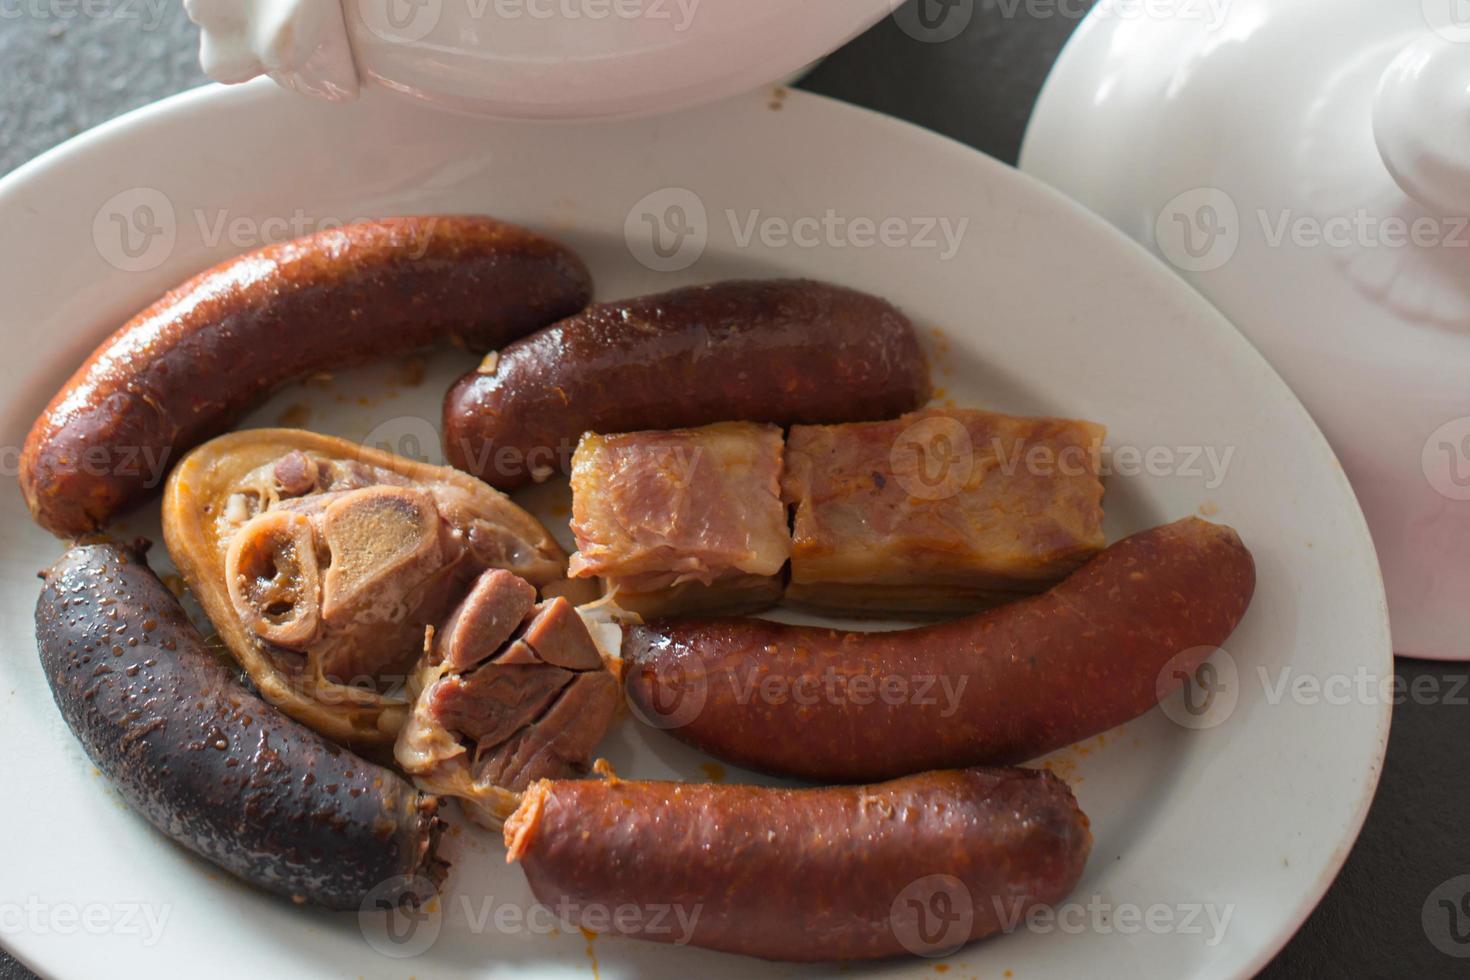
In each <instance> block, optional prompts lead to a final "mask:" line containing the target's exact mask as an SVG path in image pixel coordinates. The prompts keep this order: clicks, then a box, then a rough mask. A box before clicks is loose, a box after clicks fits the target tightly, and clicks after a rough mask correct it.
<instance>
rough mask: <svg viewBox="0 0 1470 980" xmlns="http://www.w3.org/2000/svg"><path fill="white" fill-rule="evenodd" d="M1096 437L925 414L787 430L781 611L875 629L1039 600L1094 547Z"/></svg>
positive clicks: (1081, 428)
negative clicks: (800, 610) (913, 616)
mask: <svg viewBox="0 0 1470 980" xmlns="http://www.w3.org/2000/svg"><path fill="white" fill-rule="evenodd" d="M1104 432H1105V430H1104V429H1103V427H1102V426H1099V425H1095V424H1093V423H1091V422H1080V421H1071V420H1066V419H1048V418H1015V417H1011V416H1006V415H999V414H996V413H992V412H982V411H976V410H968V409H929V410H926V411H922V412H915V413H913V414H911V415H905V416H904V417H903V418H900V419H897V420H895V421H891V422H871V423H857V424H851V425H824V426H800V425H799V426H794V427H793V428H792V429H791V432H790V435H789V436H788V438H787V443H786V471H785V476H784V477H783V480H782V492H783V496H784V499H785V500H786V501H787V502H788V503H790V504H792V505H794V506H795V508H796V513H795V524H794V542H793V549H792V557H791V582H790V585H789V587H788V589H787V592H786V596H787V598H788V599H790V600H792V601H793V602H798V603H802V604H806V605H812V606H819V607H821V608H823V609H828V610H833V611H841V612H849V613H856V614H859V615H881V614H886V613H899V614H902V613H905V612H931V613H942V612H959V611H965V610H969V609H973V608H976V607H977V606H981V605H986V604H992V603H994V602H998V601H1004V600H1006V599H1009V598H1014V597H1016V596H1018V595H1023V594H1027V593H1032V592H1039V591H1042V590H1043V589H1045V588H1047V587H1048V586H1050V585H1051V584H1053V583H1055V582H1056V581H1058V580H1060V579H1062V578H1064V577H1065V576H1066V575H1067V574H1069V573H1070V572H1072V571H1073V570H1075V569H1076V568H1077V567H1078V566H1080V565H1081V564H1082V563H1083V562H1085V561H1086V560H1087V559H1088V558H1090V557H1092V556H1093V555H1094V554H1096V553H1097V552H1098V551H1099V550H1101V549H1102V547H1103V545H1104V540H1103V534H1102V495H1103V488H1102V483H1101V481H1100V480H1099V478H1098V466H1099V460H1100V455H1101V448H1102V439H1103V435H1104Z"/></svg>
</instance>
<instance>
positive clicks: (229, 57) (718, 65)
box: [185, 0, 902, 119]
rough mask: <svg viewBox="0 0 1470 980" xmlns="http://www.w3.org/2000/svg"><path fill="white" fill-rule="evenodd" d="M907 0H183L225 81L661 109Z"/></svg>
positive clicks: (321, 92)
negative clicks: (371, 86) (260, 78)
mask: <svg viewBox="0 0 1470 980" xmlns="http://www.w3.org/2000/svg"><path fill="white" fill-rule="evenodd" d="M900 3H902V0H802V2H800V3H792V2H791V0H185V6H186V7H187V8H188V10H189V16H190V17H191V18H192V19H193V20H194V21H195V22H196V23H198V24H199V25H200V28H201V39H200V61H201V63H202V64H203V66H204V70H205V72H206V73H207V74H208V75H209V76H210V77H211V78H213V79H215V80H216V81H220V82H242V81H246V80H248V79H251V78H254V77H256V76H257V75H270V76H271V77H272V78H274V79H276V80H277V81H278V82H280V83H281V84H282V85H283V86H285V87H287V88H290V89H293V90H296V91H299V92H301V93H303V94H307V95H312V96H317V97H320V98H326V99H332V100H342V99H350V98H354V97H356V95H357V93H358V90H359V88H360V87H361V86H362V85H363V84H366V83H375V84H378V85H382V86H384V87H387V88H390V89H392V90H394V91H397V92H403V93H406V94H408V95H412V96H416V97H418V98H421V99H425V100H428V101H430V102H434V103H438V104H440V105H443V106H448V107H450V108H455V109H460V110H463V111H466V112H473V113H477V114H482V115H490V116H499V117H506V118H524V119H594V118H607V117H610V116H623V115H633V114H644V113H655V112H666V111H669V110H671V109H678V108H682V107H684V106H689V105H695V104H698V103H702V102H709V101H712V100H714V99H719V98H724V97H725V96H729V95H734V94H736V93H737V92H745V91H748V90H750V89H753V88H756V87H758V86H760V85H764V84H766V83H768V82H774V81H776V80H777V79H781V78H785V77H787V76H788V75H790V74H791V73H793V72H795V71H797V70H798V69H800V68H802V67H804V66H806V65H808V64H810V63H811V62H813V61H816V60H817V59H819V58H821V57H822V56H824V55H826V54H828V53H829V52H831V51H833V50H834V49H836V48H838V47H840V46H841V45H842V44H844V43H845V42H847V41H848V40H850V39H851V38H852V37H854V36H855V35H857V34H859V33H861V32H862V31H864V30H866V29H867V28H869V27H871V26H872V25H873V24H874V23H875V22H877V21H878V20H879V19H881V18H882V17H883V16H885V15H886V14H888V13H890V12H891V11H892V10H893V8H894V7H895V6H897V5H898V4H900Z"/></svg>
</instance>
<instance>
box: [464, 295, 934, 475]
mask: <svg viewBox="0 0 1470 980" xmlns="http://www.w3.org/2000/svg"><path fill="white" fill-rule="evenodd" d="M929 395H930V385H929V369H928V365H927V364H926V363H925V360H924V353H923V350H922V349H921V348H920V346H919V341H918V338H917V337H916V336H915V334H914V329H913V326H912V324H910V323H909V321H908V318H907V317H905V316H904V315H903V314H902V313H900V312H899V311H898V310H896V309H894V308H893V307H892V306H891V305H889V304H888V303H886V302H884V301H883V300H881V299H878V298H877V297H875V296H869V295H866V294H864V293H859V292H856V291H854V290H851V289H844V288H842V287H840V286H832V285H828V284H826V283H820V282H811V281H808V280H768V281H750V282H743V281H742V282H723V283H716V284H714V285H709V286H696V287H692V288H689V289H679V290H675V291H674V292H671V293H664V294H661V295H658V296H645V297H642V298H640V299H632V300H623V301H621V302H617V303H602V304H599V305H596V306H593V307H591V308H589V309H588V310H586V311H584V312H583V313H581V314H579V315H577V316H574V317H571V318H570V319H568V320H564V321H563V322H561V323H558V324H555V325H553V326H551V327H548V328H546V329H545V330H542V331H540V332H538V333H536V334H533V335H532V336H530V337H527V338H525V339H524V340H520V341H517V342H516V343H514V344H511V345H510V346H509V347H507V348H506V349H505V350H503V351H501V352H500V354H499V357H498V358H493V357H492V358H491V359H490V360H488V361H487V364H486V366H485V367H483V368H482V369H481V370H480V371H476V372H472V373H470V374H467V375H465V376H464V377H463V378H461V379H460V380H459V382H458V383H457V384H456V385H455V386H454V387H453V388H451V389H450V391H449V395H448V397H447V398H446V399H445V402H444V454H445V457H446V458H447V459H448V460H449V461H450V462H451V463H452V464H454V465H455V466H458V467H459V468H460V469H462V470H467V471H468V472H470V473H473V474H475V475H476V476H478V477H480V478H481V479H483V480H485V481H486V482H487V483H490V484H491V485H493V486H497V487H500V488H501V489H514V488H515V487H518V486H521V485H522V484H525V483H527V482H529V481H530V480H531V479H533V478H544V477H545V476H546V475H549V474H550V473H552V472H555V471H556V470H565V469H566V468H567V464H568V461H569V459H570V457H571V454H572V450H573V449H575V448H576V444H577V440H578V439H579V438H580V437H581V436H582V433H584V432H600V433H611V432H633V431H638V430H642V429H673V428H680V427H684V426H698V425H706V424H709V423H712V422H724V421H732V420H745V421H752V422H771V423H775V424H778V425H790V424H793V423H820V422H833V423H835V422H857V421H864V420H869V419H885V418H891V417H893V416H895V415H900V414H902V413H904V412H907V411H910V410H912V409H915V408H918V407H919V406H920V405H922V404H924V402H926V401H928V399H929Z"/></svg>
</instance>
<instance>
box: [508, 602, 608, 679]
mask: <svg viewBox="0 0 1470 980" xmlns="http://www.w3.org/2000/svg"><path fill="white" fill-rule="evenodd" d="M520 642H521V643H524V644H525V645H526V646H529V647H530V648H531V650H532V651H533V652H534V653H535V655H536V657H537V658H538V659H540V660H542V661H544V662H546V663H548V664H555V665H556V666H558V667H565V668H567V669H568V670H596V669H597V668H599V667H601V666H602V654H600V653H598V652H597V644H596V643H595V642H594V641H593V639H592V634H590V633H588V632H587V625H586V624H585V623H583V622H582V617H581V616H579V615H577V610H576V609H574V608H573V607H572V604H571V603H570V602H568V601H567V600H565V599H552V600H550V601H549V602H543V603H542V604H541V605H540V606H538V607H537V608H536V616H535V618H534V619H532V620H531V622H530V623H529V624H528V625H527V626H526V631H525V632H524V633H522V634H521V636H520Z"/></svg>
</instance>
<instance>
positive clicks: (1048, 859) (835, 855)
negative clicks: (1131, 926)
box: [505, 769, 1092, 961]
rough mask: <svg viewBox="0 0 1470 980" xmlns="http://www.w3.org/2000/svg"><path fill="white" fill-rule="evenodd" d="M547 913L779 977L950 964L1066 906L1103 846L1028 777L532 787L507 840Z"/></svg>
mask: <svg viewBox="0 0 1470 980" xmlns="http://www.w3.org/2000/svg"><path fill="white" fill-rule="evenodd" d="M505 840H506V845H507V846H508V847H509V849H510V850H509V858H510V860H519V861H520V863H521V866H522V868H523V869H524V871H525V873H526V878H527V880H528V881H529V882H530V884H531V891H532V892H533V893H534V894H535V896H536V898H537V900H538V901H540V902H541V903H542V904H544V905H547V906H549V907H550V908H552V909H553V910H554V911H556V912H558V913H559V914H560V915H561V916H562V917H563V918H565V919H568V920H570V921H572V922H574V923H575V924H577V925H579V926H582V927H583V928H590V929H594V930H598V931H603V930H608V929H611V930H613V931H617V932H620V933H623V934H625V935H631V936H636V937H638V938H641V939H650V940H655V941H659V942H669V943H681V944H682V943H692V944H693V945H695V946H702V947H706V948H709V949H718V950H724V951H726V952H731V953H743V954H746V955H749V956H760V957H764V958H766V959H774V960H801V961H820V960H851V959H870V958H875V957H883V956H895V955H900V954H903V953H914V954H919V955H944V954H947V953H949V952H951V951H952V950H953V949H955V948H957V947H958V946H960V945H961V944H963V943H965V942H968V941H970V940H972V939H979V938H981V937H983V936H988V935H991V934H994V933H996V932H999V931H1002V930H1004V929H1007V928H1010V927H1011V926H1013V925H1014V924H1015V923H1017V922H1020V921H1023V919H1022V917H1023V916H1025V915H1026V914H1027V912H1029V911H1030V910H1031V909H1032V908H1035V907H1037V906H1040V905H1050V904H1053V903H1056V902H1059V901H1061V900H1062V899H1063V898H1065V897H1066V896H1067V895H1068V894H1069V893H1070V892H1071V890H1072V889H1073V887H1074V886H1075V885H1076V884H1077V880H1078V878H1080V877H1081V874H1082V869H1083V866H1084V865H1085V864H1086V862H1087V855H1088V852H1089V851H1090V850H1091V847H1092V837H1091V834H1090V833H1089V831H1088V823H1087V817H1086V816H1084V815H1083V813H1082V811H1081V810H1079V809H1078V808H1077V803H1076V800H1074V799H1073V797H1072V792H1071V790H1069V789H1068V788H1067V785H1066V783H1064V782H1062V781H1061V780H1060V779H1058V778H1056V777H1055V776H1053V775H1052V774H1051V773H1048V772H1042V771H1038V770H1029V769H990V770H986V769H968V770H958V771H950V772H930V773H923V774H921V775H918V776H910V777H907V778H904V779H898V780H894V781H892V782H888V783H881V784H878V785H873V786H845V787H829V788H823V789H769V788H763V787H755V786H733V785H717V784H690V783H661V782H623V781H621V780H618V779H615V778H614V779H609V780H579V781H551V780H543V781H541V782H539V783H535V784H533V785H532V786H531V788H530V789H528V790H527V791H526V794H525V796H524V797H523V799H522V802H521V806H520V809H519V810H517V811H516V813H515V814H514V815H513V816H512V817H511V819H510V820H509V821H508V822H507V823H506V825H505Z"/></svg>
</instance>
